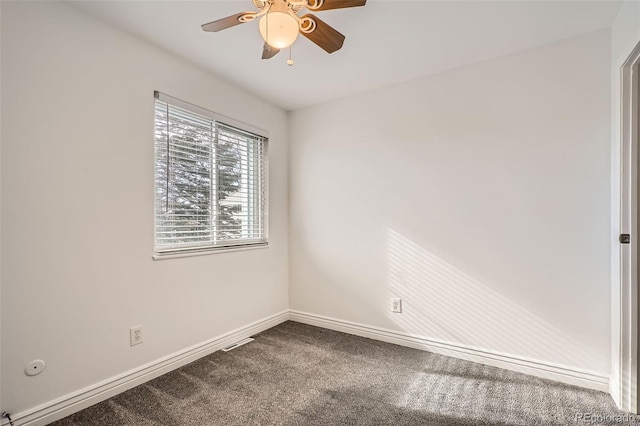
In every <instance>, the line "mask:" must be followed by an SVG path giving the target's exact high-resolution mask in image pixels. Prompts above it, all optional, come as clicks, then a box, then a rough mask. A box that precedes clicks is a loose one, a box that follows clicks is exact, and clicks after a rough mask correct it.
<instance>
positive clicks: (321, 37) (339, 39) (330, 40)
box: [300, 14, 345, 53]
mask: <svg viewBox="0 0 640 426" xmlns="http://www.w3.org/2000/svg"><path fill="white" fill-rule="evenodd" d="M305 18H309V19H312V20H313V21H315V23H316V29H315V30H313V32H310V33H309V34H307V33H305V32H303V31H300V33H301V34H302V35H303V36H305V37H306V38H308V39H309V40H311V41H312V42H314V43H315V44H317V45H318V46H320V47H322V48H323V49H324V50H326V51H327V52H328V53H333V52H335V51H336V50H340V49H341V48H342V45H343V44H344V39H345V37H344V35H342V34H340V33H339V32H338V31H337V30H335V29H334V28H333V27H332V26H330V25H329V24H327V23H326V22H324V21H322V20H321V19H320V18H318V17H316V16H313V15H310V14H307V15H304V16H303V17H302V19H305Z"/></svg>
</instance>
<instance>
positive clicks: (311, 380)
mask: <svg viewBox="0 0 640 426" xmlns="http://www.w3.org/2000/svg"><path fill="white" fill-rule="evenodd" d="M576 413H592V414H595V415H610V416H611V415H619V414H621V413H620V412H619V411H618V410H617V409H616V408H615V406H614V404H613V401H612V400H611V397H610V396H609V395H607V394H605V393H602V392H596V391H590V390H585V389H581V388H577V387H573V386H568V385H563V384H560V383H555V382H552V381H548V380H543V379H539V378H536V377H532V376H527V375H524V374H519V373H513V372H510V371H506V370H501V369H499V368H494V367H488V366H484V365H481V364H476V363H472V362H467V361H461V360H458V359H454V358H449V357H445V356H441V355H436V354H431V353H428V352H423V351H418V350H415V349H409V348H404V347H400V346H396V345H391V344H388V343H382V342H377V341H374V340H369V339H364V338H361V337H355V336H351V335H347V334H343V333H338V332H334V331H330V330H325V329H321V328H317V327H311V326H307V325H303V324H299V323H295V322H286V323H284V324H281V325H279V326H277V327H275V328H272V329H270V330H267V331H265V332H263V333H261V334H259V335H257V336H256V340H255V341H254V342H252V343H249V344H247V345H245V346H241V347H240V348H237V349H235V350H233V351H230V352H226V353H225V352H216V353H214V354H212V355H209V356H207V357H204V358H202V359H200V360H198V361H196V362H193V363H191V364H189V365H186V366H184V367H182V368H180V369H178V370H175V371H173V372H171V373H168V374H166V375H164V376H161V377H159V378H157V379H155V380H152V381H150V382H147V383H145V384H143V385H141V386H138V387H136V388H134V389H131V390H129V391H127V392H124V393H122V394H120V395H117V396H115V397H113V398H111V399H109V400H107V401H104V402H101V403H99V404H97V405H94V406H92V407H89V408H87V409H86V410H84V411H80V412H78V413H76V414H74V415H72V416H69V417H67V418H65V419H62V420H60V421H58V422H56V423H54V425H56V426H71V425H96V426H98V425H100V426H105V425H136V426H138V425H141V426H144V425H149V426H158V425H168V426H179V425H194V426H196V425H197V426H201V425H267V424H268V425H569V424H585V425H586V424H612V425H613V424H620V423H616V422H615V421H609V422H597V423H591V422H582V421H578V422H576V421H575V416H576ZM626 424H629V423H626Z"/></svg>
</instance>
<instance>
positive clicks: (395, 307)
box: [391, 297, 402, 314]
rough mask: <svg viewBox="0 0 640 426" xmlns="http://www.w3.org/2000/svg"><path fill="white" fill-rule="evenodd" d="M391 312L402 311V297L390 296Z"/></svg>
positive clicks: (398, 312) (397, 312)
mask: <svg viewBox="0 0 640 426" xmlns="http://www.w3.org/2000/svg"><path fill="white" fill-rule="evenodd" d="M391 312H394V313H396V314H401V313H402V299H398V298H397V297H392V298H391Z"/></svg>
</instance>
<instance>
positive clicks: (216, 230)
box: [155, 92, 268, 258]
mask: <svg viewBox="0 0 640 426" xmlns="http://www.w3.org/2000/svg"><path fill="white" fill-rule="evenodd" d="M155 98H156V99H155V257H156V258H161V257H163V256H172V255H178V254H188V253H200V252H209V251H212V250H218V249H229V248H240V247H255V246H266V245H267V210H268V209H267V186H268V185H267V141H268V140H267V138H266V137H265V136H263V135H260V134H258V132H259V131H257V130H256V129H252V128H250V127H249V126H247V125H243V124H238V123H235V122H233V121H232V120H229V119H227V118H224V117H221V116H218V115H216V114H214V113H212V112H210V111H207V110H204V109H202V108H198V107H196V106H193V105H190V104H188V103H186V102H182V101H179V100H177V99H174V98H172V97H169V96H167V95H164V94H162V93H158V92H156V94H155Z"/></svg>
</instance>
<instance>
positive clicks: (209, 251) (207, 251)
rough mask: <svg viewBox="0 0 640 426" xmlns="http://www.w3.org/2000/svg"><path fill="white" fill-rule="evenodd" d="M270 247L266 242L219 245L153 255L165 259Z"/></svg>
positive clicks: (156, 258)
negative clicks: (245, 244)
mask: <svg viewBox="0 0 640 426" xmlns="http://www.w3.org/2000/svg"><path fill="white" fill-rule="evenodd" d="M266 248H269V243H265V244H254V245H247V246H238V247H233V246H230V247H217V248H212V249H202V250H193V251H188V250H185V251H184V252H173V253H160V254H159V253H156V254H154V255H153V256H152V258H153V260H165V259H176V258H180V257H194V256H208V255H212V254H222V253H230V252H234V251H246V250H259V249H266Z"/></svg>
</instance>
